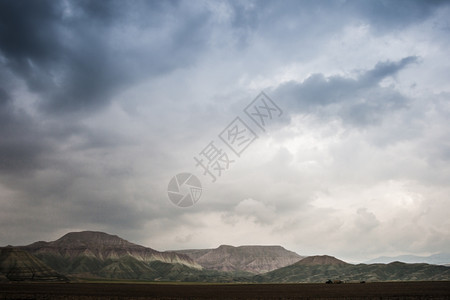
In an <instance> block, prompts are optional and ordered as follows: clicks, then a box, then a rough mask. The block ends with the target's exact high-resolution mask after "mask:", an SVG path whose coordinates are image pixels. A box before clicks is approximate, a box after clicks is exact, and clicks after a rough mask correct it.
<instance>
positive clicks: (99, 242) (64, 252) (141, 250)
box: [21, 231, 202, 269]
mask: <svg viewBox="0 0 450 300" xmlns="http://www.w3.org/2000/svg"><path fill="white" fill-rule="evenodd" d="M21 248H22V249H24V250H26V251H28V252H30V253H33V254H35V255H38V256H46V255H53V256H60V257H64V258H66V259H76V258H78V257H80V256H84V257H93V258H96V259H99V260H102V261H104V260H107V259H119V258H122V257H127V256H129V257H133V258H135V259H137V260H139V261H144V262H151V261H161V262H165V263H179V264H183V265H186V266H188V267H191V268H196V269H201V268H202V267H201V266H200V265H199V264H197V263H196V262H195V261H194V260H193V259H191V258H190V257H188V256H186V255H183V254H178V253H170V252H159V251H157V250H154V249H152V248H148V247H144V246H141V245H137V244H134V243H131V242H129V241H127V240H124V239H122V238H120V237H118V236H117V235H110V234H107V233H104V232H97V231H82V232H70V233H67V234H66V235H64V236H63V237H61V238H59V239H57V240H56V241H52V242H43V241H40V242H36V243H33V244H30V245H28V246H23V247H21Z"/></svg>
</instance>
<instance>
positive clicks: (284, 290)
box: [0, 281, 450, 299]
mask: <svg viewBox="0 0 450 300" xmlns="http://www.w3.org/2000/svg"><path fill="white" fill-rule="evenodd" d="M0 299H450V281H447V282H442V281H440V282H383V283H362V284H361V283H344V284H324V283H323V284H320V283H317V284H195V283H192V284H184V283H182V284H171V283H169V284H162V283H158V284H153V283H23V282H22V283H2V284H0Z"/></svg>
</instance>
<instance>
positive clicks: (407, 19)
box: [0, 0, 450, 262]
mask: <svg viewBox="0 0 450 300" xmlns="http://www.w3.org/2000/svg"><path fill="white" fill-rule="evenodd" d="M449 20H450V3H449V2H446V1H406V0H405V1H401V0H400V1H197V0H194V1H112V0H109V1H81V0H80V1H68V0H66V1H44V0H37V1H15V0H14V1H13V0H0V205H1V209H0V226H1V227H0V228H1V231H0V245H2V246H5V245H8V244H11V245H26V244H30V243H32V242H35V241H38V240H45V241H51V240H55V239H57V238H59V237H61V236H62V235H64V234H65V233H67V232H70V231H81V230H97V231H104V232H107V233H110V234H116V235H119V236H121V237H123V238H125V239H127V240H129V241H131V242H134V243H138V244H142V245H145V246H148V247H151V248H154V249H156V250H160V251H162V250H169V249H170V250H174V249H192V248H215V247H218V246H219V245H221V244H228V245H234V246H239V245H282V246H283V247H285V248H287V249H289V250H292V251H295V252H297V253H299V254H300V255H319V254H328V255H333V256H336V257H338V258H340V259H344V260H347V261H350V262H360V261H366V260H369V259H372V258H375V257H378V256H381V255H388V256H393V255H400V254H415V255H430V254H434V253H439V252H448V249H450V219H449V218H448V213H449V207H450V185H449V182H450V126H449V120H450V84H449V82H450V60H449V59H448V53H449V49H450V47H449V46H450V22H449ZM261 92H264V94H265V95H266V96H267V97H268V98H266V99H271V102H270V101H266V102H267V103H269V104H270V105H271V106H272V108H273V107H274V106H273V104H275V105H276V106H277V107H278V108H279V111H276V113H275V111H271V112H274V113H273V115H272V114H271V117H272V118H266V121H267V122H266V125H267V126H265V127H264V128H263V129H264V130H262V128H261V127H258V126H257V124H256V122H254V121H253V120H251V118H250V117H249V115H247V114H246V113H245V109H246V107H250V108H251V107H253V106H252V104H251V103H258V102H252V101H253V100H257V101H259V100H258V99H260V98H257V97H258V95H260V96H261V95H264V94H260V93H261ZM260 108H261V107H260ZM267 112H269V110H267ZM266 116H267V114H266ZM236 117H239V119H238V120H241V121H242V122H243V124H246V125H247V128H249V129H251V130H252V132H253V134H254V137H255V138H254V139H253V140H252V141H251V143H249V144H248V145H247V146H248V147H246V148H245V149H244V151H242V152H241V153H240V155H239V156H237V155H236V153H234V152H232V151H231V150H230V147H228V146H229V145H226V144H225V143H224V141H223V140H221V139H220V135H221V133H223V132H224V133H225V135H226V133H227V132H228V131H226V130H228V129H230V128H232V126H230V124H231V123H232V122H233V121H234V120H235V118H236ZM236 128H237V127H236ZM246 132H247V133H250V131H246ZM222 137H224V135H222ZM225 140H226V139H225ZM242 141H243V142H245V140H244V139H242ZM211 142H212V143H213V144H210V143H211ZM208 145H210V146H211V145H214V146H215V147H216V149H218V150H219V151H221V152H220V153H221V154H226V158H228V159H229V162H230V163H229V164H228V165H227V167H228V168H226V169H224V170H223V171H221V173H220V174H218V173H217V171H215V170H214V169H208V170H212V171H213V172H216V175H217V176H216V180H215V181H214V182H213V180H212V177H211V176H210V175H209V174H208V173H205V172H204V169H202V168H201V166H199V165H197V162H196V161H195V159H194V158H200V157H202V155H203V154H205V153H206V152H207V151H206V150H207V149H208V148H207V147H208ZM244 145H246V144H244ZM202 153H203V154H202ZM210 154H211V153H210ZM205 157H206V156H205ZM220 157H221V158H224V156H220ZM204 162H205V163H206V159H205V160H204ZM222 162H223V160H222ZM180 173H189V174H193V175H194V176H195V177H197V178H198V180H199V181H200V182H201V186H202V194H201V197H200V199H199V200H198V202H196V203H195V204H194V205H192V206H190V207H184V208H181V207H178V206H177V205H174V204H173V203H172V202H171V201H170V199H169V195H168V184H169V182H170V180H171V179H172V178H173V177H174V176H175V175H177V174H180ZM219 175H220V176H219ZM183 188H184V189H182V190H181V191H180V192H186V190H185V188H186V186H184V187H183Z"/></svg>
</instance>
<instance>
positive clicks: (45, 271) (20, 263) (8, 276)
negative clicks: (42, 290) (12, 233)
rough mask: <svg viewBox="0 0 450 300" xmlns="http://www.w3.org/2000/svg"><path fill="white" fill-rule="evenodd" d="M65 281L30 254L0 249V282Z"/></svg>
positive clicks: (6, 248) (63, 277) (12, 248)
mask: <svg viewBox="0 0 450 300" xmlns="http://www.w3.org/2000/svg"><path fill="white" fill-rule="evenodd" d="M5 280H11V281H24V280H27V281H31V280H33V281H67V280H68V279H67V278H66V277H65V276H63V275H61V274H59V273H58V272H56V271H55V270H53V269H52V268H50V267H48V266H47V265H45V264H44V263H43V262H42V261H40V260H39V259H38V258H36V257H35V256H33V255H31V254H30V253H28V252H26V251H23V250H20V249H17V248H14V247H4V248H0V281H5Z"/></svg>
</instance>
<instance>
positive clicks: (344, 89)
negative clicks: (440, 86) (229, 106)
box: [274, 56, 417, 125]
mask: <svg viewBox="0 0 450 300" xmlns="http://www.w3.org/2000/svg"><path fill="white" fill-rule="evenodd" d="M413 62H417V57H413V56H411V57H406V58H403V59H401V60H400V61H397V62H379V63H377V64H376V66H375V67H374V68H373V69H371V70H368V71H365V72H362V73H361V74H359V75H358V76H357V78H356V79H352V78H348V77H344V76H340V75H335V76H330V77H325V76H324V75H323V74H313V75H311V76H309V77H308V78H306V79H305V80H304V81H303V82H301V83H298V82H288V83H285V84H283V85H282V86H280V87H278V88H277V89H276V90H275V91H274V95H276V97H277V98H279V99H283V104H285V105H286V106H287V107H288V108H289V109H290V111H291V112H292V111H293V112H295V113H309V112H319V114H323V115H324V116H328V117H330V116H332V117H336V116H340V117H341V118H342V120H344V121H345V122H349V123H352V124H355V125H368V124H373V123H376V122H378V121H379V120H380V119H381V118H382V116H383V114H385V113H389V112H393V111H395V110H397V109H401V108H404V107H405V106H407V104H408V103H407V99H405V97H404V96H403V95H401V94H400V93H398V92H397V91H396V90H395V89H394V88H391V87H381V86H380V82H381V81H382V80H383V79H385V78H387V77H390V76H395V75H396V74H397V73H398V72H399V71H401V70H402V69H404V68H405V67H406V66H408V65H410V64H411V63H413Z"/></svg>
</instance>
